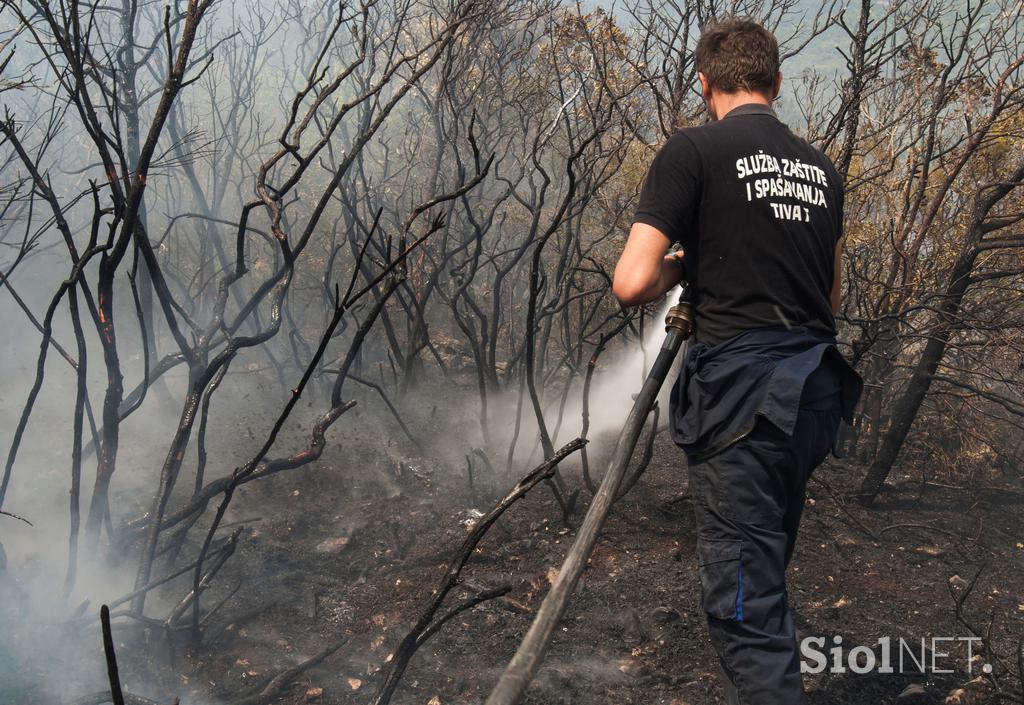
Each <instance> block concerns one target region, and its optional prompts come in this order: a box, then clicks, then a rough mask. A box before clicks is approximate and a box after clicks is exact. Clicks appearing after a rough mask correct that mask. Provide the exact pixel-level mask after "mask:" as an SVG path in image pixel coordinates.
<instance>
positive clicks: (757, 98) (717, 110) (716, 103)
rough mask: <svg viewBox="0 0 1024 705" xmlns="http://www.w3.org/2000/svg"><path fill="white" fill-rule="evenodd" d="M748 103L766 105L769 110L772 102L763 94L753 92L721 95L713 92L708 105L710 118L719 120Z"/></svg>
mask: <svg viewBox="0 0 1024 705" xmlns="http://www.w3.org/2000/svg"><path fill="white" fill-rule="evenodd" d="M750 103H757V104H758V105H766V106H768V107H769V108H770V107H771V105H772V101H771V100H770V99H769V98H768V97H767V96H766V95H764V94H763V93H757V92H754V91H736V92H735V93H722V92H719V91H715V92H714V93H713V94H712V96H711V101H710V103H709V104H708V109H709V110H710V112H711V116H712V117H713V118H714V119H715V120H721V119H722V118H724V117H725V116H726V115H728V114H729V112H730V111H731V110H732V109H733V108H738V107H739V106H741V105H748V104H750Z"/></svg>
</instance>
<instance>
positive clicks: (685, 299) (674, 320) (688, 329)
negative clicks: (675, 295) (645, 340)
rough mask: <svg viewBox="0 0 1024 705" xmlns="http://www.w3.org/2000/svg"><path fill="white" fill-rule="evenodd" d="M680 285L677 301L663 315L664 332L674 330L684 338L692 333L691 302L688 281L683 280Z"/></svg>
mask: <svg viewBox="0 0 1024 705" xmlns="http://www.w3.org/2000/svg"><path fill="white" fill-rule="evenodd" d="M681 286H682V291H681V292H680V293H679V302H678V303H677V304H676V305H675V306H673V307H672V308H670V309H669V310H668V315H666V316H665V332H666V333H671V332H672V331H675V332H677V333H679V334H680V335H682V336H683V338H684V339H686V338H689V337H690V334H691V333H693V304H692V303H690V283H689V282H687V281H684V282H683V283H682V285H681Z"/></svg>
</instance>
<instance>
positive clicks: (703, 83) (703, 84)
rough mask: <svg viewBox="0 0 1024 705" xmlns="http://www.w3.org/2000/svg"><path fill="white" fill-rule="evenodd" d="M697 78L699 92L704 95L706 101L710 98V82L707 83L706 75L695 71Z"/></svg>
mask: <svg viewBox="0 0 1024 705" xmlns="http://www.w3.org/2000/svg"><path fill="white" fill-rule="evenodd" d="M697 79H698V80H699V81H700V94H701V95H702V96H703V97H704V101H705V102H708V101H710V100H711V84H710V83H708V77H707V76H705V75H704V73H703V72H701V71H698V72H697Z"/></svg>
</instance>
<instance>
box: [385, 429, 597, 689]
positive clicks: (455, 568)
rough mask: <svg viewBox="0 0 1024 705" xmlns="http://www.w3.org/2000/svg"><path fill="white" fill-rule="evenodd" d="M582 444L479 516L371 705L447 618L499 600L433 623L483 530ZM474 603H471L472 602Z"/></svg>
mask: <svg viewBox="0 0 1024 705" xmlns="http://www.w3.org/2000/svg"><path fill="white" fill-rule="evenodd" d="M586 443H587V442H586V441H585V440H583V439H582V438H577V439H576V440H574V441H571V442H569V443H567V444H566V445H564V446H562V447H561V448H560V449H559V450H558V451H556V452H555V453H554V454H553V455H552V456H551V457H550V458H548V459H547V460H546V461H544V462H543V463H541V464H540V465H538V466H537V467H536V468H534V469H533V470H531V471H530V472H529V473H528V474H527V475H526V476H525V477H523V479H521V480H520V481H519V482H517V483H516V485H515V487H513V488H512V489H511V490H509V492H508V494H506V495H505V496H504V497H502V498H501V500H500V501H499V502H498V503H497V504H496V505H494V507H493V508H492V509H491V511H489V512H488V513H487V514H486V515H484V516H483V517H481V519H480V522H479V523H478V524H477V525H476V526H475V527H473V530H472V531H471V532H470V533H469V536H467V537H466V540H465V541H463V542H462V546H460V547H459V550H458V551H456V553H455V556H454V557H453V558H452V560H451V561H450V562H449V563H448V568H447V570H445V573H444V576H443V577H442V578H441V584H440V585H439V586H438V588H437V590H435V591H434V594H433V596H432V597H431V599H430V602H429V603H428V604H427V607H426V609H425V610H424V611H423V614H422V615H420V618H419V619H418V620H417V621H416V624H415V625H413V628H412V629H411V630H410V631H409V633H408V634H407V635H406V636H405V638H404V639H402V643H401V644H399V645H398V649H396V650H395V653H394V658H393V659H392V661H391V667H390V669H389V670H388V672H387V675H386V676H385V678H384V683H382V684H381V687H380V690H379V691H378V692H377V697H376V698H375V699H374V701H373V705H387V703H389V702H391V696H392V695H393V694H394V692H395V689H396V688H397V687H398V683H399V681H400V680H401V679H402V675H403V674H404V673H405V669H406V667H407V666H408V665H409V661H410V659H412V656H413V654H415V653H416V650H417V649H418V648H419V647H420V646H421V645H422V644H423V643H424V642H425V641H426V640H427V639H428V638H429V637H430V636H431V635H433V634H434V633H436V632H437V630H438V629H439V628H440V627H441V626H442V625H443V624H444V623H445V622H446V621H448V620H449V619H451V618H452V617H454V616H455V615H456V614H458V613H459V612H461V611H463V610H465V609H468V608H469V607H472V606H473V605H475V604H479V602H481V601H483V600H484V599H492V598H493V597H499V596H500V595H503V594H504V593H503V592H501V590H500V589H499V590H495V591H490V592H489V593H481V594H480V595H477V596H476V597H475V598H470V600H469V601H468V602H466V603H464V604H463V605H460V606H459V607H458V608H456V609H455V610H453V611H451V612H448V613H447V614H445V615H444V616H443V617H441V619H439V620H437V621H435V620H434V615H435V614H437V611H438V610H439V609H440V608H441V605H442V604H443V603H444V600H445V598H446V597H447V596H448V593H449V592H451V590H452V588H454V587H455V586H456V585H457V584H458V583H459V575H460V574H461V573H462V569H463V568H464V567H465V565H466V562H467V561H468V560H469V557H470V556H471V555H473V551H474V550H475V549H476V546H477V544H478V543H480V539H482V538H483V537H484V534H486V533H487V530H488V529H490V528H491V526H492V525H493V524H494V522H496V521H497V520H498V519H499V518H500V517H501V515H502V514H504V513H505V511H506V510H507V509H508V508H509V507H511V506H512V505H513V504H515V503H516V502H518V501H519V500H520V499H522V498H523V497H525V496H526V495H527V493H528V492H529V491H530V490H532V489H533V488H534V487H536V486H537V485H538V484H539V483H541V482H545V481H547V480H549V479H550V478H551V477H552V476H553V475H554V474H555V470H556V469H557V467H558V464H559V463H561V462H562V461H563V460H565V459H566V458H567V457H568V456H569V455H571V454H572V453H575V452H576V451H577V450H579V449H580V448H582V447H583V446H585V445H586ZM474 600H475V601H474Z"/></svg>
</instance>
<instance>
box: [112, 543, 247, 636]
mask: <svg viewBox="0 0 1024 705" xmlns="http://www.w3.org/2000/svg"><path fill="white" fill-rule="evenodd" d="M221 528H224V527H223V526H222V527H221ZM240 533H241V529H239V530H237V531H236V532H235V533H233V534H232V535H231V537H229V538H228V539H227V541H225V542H224V543H223V544H222V545H220V546H218V547H217V548H215V549H213V554H212V555H214V556H219V555H220V553H221V552H222V551H225V550H230V551H232V552H234V550H235V549H234V543H235V541H237V540H238V536H239V534H240ZM197 562H198V561H193V562H192V563H189V564H188V565H186V566H184V567H183V568H179V569H178V570H176V571H174V572H173V573H170V574H168V575H165V576H164V577H162V578H158V579H156V580H153V581H152V582H150V583H148V584H146V585H145V586H144V587H141V588H139V589H138V590H135V591H134V592H130V593H128V594H127V595H125V596H123V597H119V598H117V599H116V600H114V601H113V602H111V603H110V606H111V607H118V606H120V605H123V604H124V603H126V602H129V601H130V600H132V599H133V598H135V597H137V596H138V595H140V594H142V593H144V592H149V591H150V590H153V589H154V588H158V587H160V586H161V585H163V584H164V583H168V582H170V581H171V580H174V579H175V578H177V577H178V576H180V575H184V574H185V573H187V572H189V571H190V570H192V569H193V568H195V567H196V563H197ZM115 616H116V615H115Z"/></svg>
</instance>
